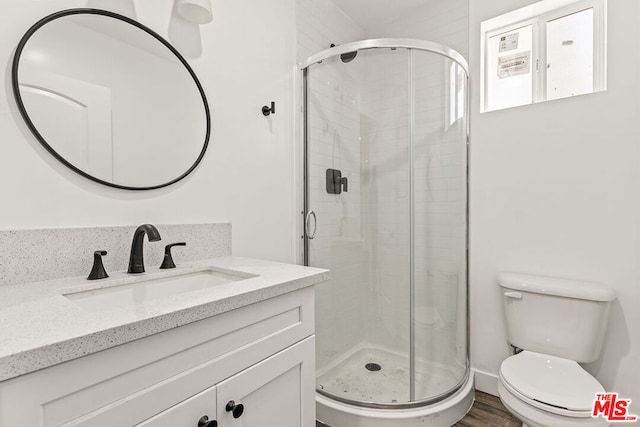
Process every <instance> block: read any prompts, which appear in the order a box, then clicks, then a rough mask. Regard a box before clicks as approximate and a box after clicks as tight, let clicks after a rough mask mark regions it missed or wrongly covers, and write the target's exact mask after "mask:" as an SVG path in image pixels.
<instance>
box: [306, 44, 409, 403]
mask: <svg viewBox="0 0 640 427" xmlns="http://www.w3.org/2000/svg"><path fill="white" fill-rule="evenodd" d="M408 52H409V51H408V50H407V49H397V50H391V49H372V50H363V51H359V52H358V53H357V56H356V57H355V58H354V59H353V60H351V61H349V62H347V61H346V60H345V61H343V58H341V57H340V56H336V57H332V58H328V59H326V60H324V61H323V62H322V63H320V64H314V65H312V66H310V67H309V68H308V69H307V71H306V83H307V86H306V133H307V138H306V140H307V143H306V190H307V191H306V211H307V212H306V213H307V233H306V234H307V239H306V251H305V254H306V256H307V264H308V265H311V266H317V267H324V268H328V269H330V270H331V280H330V281H329V282H328V283H324V284H323V285H322V286H318V287H317V296H316V322H317V323H316V324H317V327H316V348H317V352H316V366H317V389H318V391H319V392H320V393H323V394H326V395H328V396H330V397H332V398H334V399H337V400H341V401H346V402H352V403H362V402H364V403H366V404H369V405H382V406H384V405H387V404H388V405H394V404H397V403H407V402H409V401H410V399H411V396H410V362H409V340H410V336H409V330H410V328H409V323H410V322H409V313H410V293H409V276H410V274H409V271H410V270H409V250H410V246H409V231H410V230H409V228H410V227H409V207H410V205H409V151H408V150H409V148H408V144H409V138H408V126H407V122H408V120H409V115H408V112H407V102H408V99H409V98H408V57H409V56H408ZM345 59H346V58H345Z"/></svg>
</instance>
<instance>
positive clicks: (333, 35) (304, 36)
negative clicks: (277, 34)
mask: <svg viewBox="0 0 640 427" xmlns="http://www.w3.org/2000/svg"><path fill="white" fill-rule="evenodd" d="M296 26H297V33H296V35H297V44H298V46H297V54H296V57H297V61H298V62H300V61H302V60H305V59H307V58H308V57H310V56H311V55H314V54H316V53H318V52H320V51H322V50H325V49H327V48H328V47H329V46H331V43H333V44H336V45H339V44H342V43H346V42H350V41H355V40H362V39H364V36H365V34H364V29H363V28H361V27H360V26H358V24H356V23H355V22H354V21H353V20H352V19H351V18H350V17H348V16H347V15H346V14H345V13H344V12H343V11H342V10H340V9H339V8H338V7H337V6H336V5H335V3H334V2H333V1H331V0H296Z"/></svg>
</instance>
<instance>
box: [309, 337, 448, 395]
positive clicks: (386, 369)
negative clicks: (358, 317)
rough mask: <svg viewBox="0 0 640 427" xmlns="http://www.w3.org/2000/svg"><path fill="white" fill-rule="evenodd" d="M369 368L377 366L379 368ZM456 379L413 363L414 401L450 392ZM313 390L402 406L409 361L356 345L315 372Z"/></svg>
mask: <svg viewBox="0 0 640 427" xmlns="http://www.w3.org/2000/svg"><path fill="white" fill-rule="evenodd" d="M367 365H369V368H367ZM371 365H379V367H380V369H379V370H377V367H372V366H371ZM458 378H459V376H458ZM458 378H456V376H455V375H454V373H453V372H452V371H451V370H450V369H449V368H448V367H444V366H438V365H437V364H433V363H428V362H426V361H419V360H418V361H416V400H421V399H424V398H427V397H429V396H438V395H440V394H442V393H445V392H447V391H448V390H451V389H452V388H453V387H455V386H456V384H457V383H458ZM317 387H318V389H320V390H323V391H325V392H327V393H329V394H331V395H333V396H337V397H339V398H342V399H347V400H352V401H356V402H376V403H390V404H394V403H406V402H408V401H409V358H408V357H407V356H405V355H403V354H400V353H395V352H392V351H389V350H386V349H384V348H380V347H373V346H367V345H360V346H358V347H356V348H355V349H353V350H351V351H350V352H348V353H347V354H345V355H344V356H342V357H341V358H339V359H338V360H337V361H336V362H334V363H332V364H331V365H330V366H328V367H326V368H325V369H323V370H322V372H319V375H318V379H317Z"/></svg>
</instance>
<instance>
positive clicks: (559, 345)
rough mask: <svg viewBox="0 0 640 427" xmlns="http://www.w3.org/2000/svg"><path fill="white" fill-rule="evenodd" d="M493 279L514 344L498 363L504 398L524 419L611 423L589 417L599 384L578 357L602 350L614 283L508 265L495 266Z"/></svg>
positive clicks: (544, 424) (557, 424)
mask: <svg viewBox="0 0 640 427" xmlns="http://www.w3.org/2000/svg"><path fill="white" fill-rule="evenodd" d="M498 284H499V285H500V288H501V290H502V302H503V306H504V314H505V319H506V324H507V340H508V342H509V344H511V345H512V346H514V347H516V348H517V349H518V351H519V352H518V353H517V354H515V355H513V356H511V357H509V358H507V359H506V360H505V361H504V362H502V365H501V366H500V380H499V382H498V393H499V394H500V400H502V403H504V405H505V406H506V407H507V409H508V410H509V411H511V412H512V413H513V415H515V416H516V417H517V418H518V419H520V420H522V425H523V426H524V427H527V426H528V427H573V426H575V427H577V426H590V427H591V426H594V427H595V426H597V427H601V426H602V427H604V426H609V425H610V424H609V423H608V422H607V421H606V420H605V419H604V418H602V417H601V416H599V417H598V418H593V417H591V411H592V408H593V400H594V398H595V395H596V393H603V392H604V391H605V390H604V388H603V387H602V386H601V385H600V383H598V381H597V380H596V379H595V378H594V377H592V376H591V375H590V374H589V373H588V372H587V371H585V370H584V369H582V367H581V366H580V365H579V364H578V363H589V362H594V361H595V360H597V359H598V356H599V355H600V350H601V349H602V341H603V338H604V334H605V331H606V329H607V321H608V318H609V309H610V306H611V301H613V300H614V299H615V293H614V292H613V290H612V289H611V288H609V287H607V286H605V285H602V284H599V283H591V282H582V281H575V280H565V279H555V278H550V277H539V276H529V275H524V274H514V273H502V274H500V275H499V277H498ZM520 350H521V351H520Z"/></svg>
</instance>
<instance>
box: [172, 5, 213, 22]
mask: <svg viewBox="0 0 640 427" xmlns="http://www.w3.org/2000/svg"><path fill="white" fill-rule="evenodd" d="M178 13H179V14H180V16H181V17H182V18H184V19H186V20H187V21H191V22H195V23H196V24H207V23H209V22H211V20H212V19H213V15H212V14H211V0H178Z"/></svg>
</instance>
